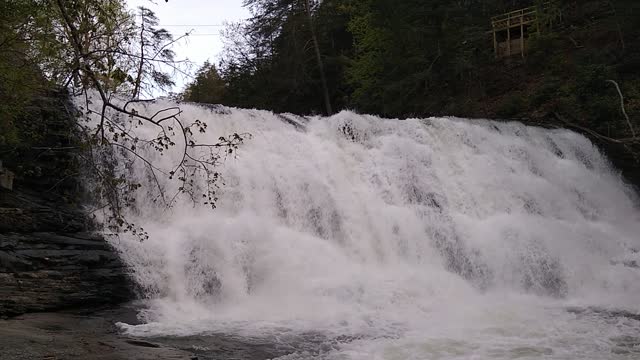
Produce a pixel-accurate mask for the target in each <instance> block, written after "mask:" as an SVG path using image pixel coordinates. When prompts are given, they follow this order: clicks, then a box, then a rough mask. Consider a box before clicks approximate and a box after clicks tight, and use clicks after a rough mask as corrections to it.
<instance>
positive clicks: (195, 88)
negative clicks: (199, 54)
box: [183, 61, 226, 104]
mask: <svg viewBox="0 0 640 360" xmlns="http://www.w3.org/2000/svg"><path fill="white" fill-rule="evenodd" d="M225 92H226V85H225V83H224V80H222V78H221V77H220V75H219V74H218V70H217V69H216V67H215V65H213V64H211V63H209V61H206V62H205V63H204V65H203V66H202V67H201V68H200V69H199V70H198V72H197V73H196V77H195V79H194V80H193V82H191V83H190V84H189V85H187V87H186V89H185V91H184V94H183V98H184V100H186V101H193V102H198V103H204V104H220V103H222V102H223V101H224V98H225Z"/></svg>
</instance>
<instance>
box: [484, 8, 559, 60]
mask: <svg viewBox="0 0 640 360" xmlns="http://www.w3.org/2000/svg"><path fill="white" fill-rule="evenodd" d="M557 9H558V8H557V6H555V4H554V3H553V2H545V3H544V4H543V5H538V6H530V7H526V8H523V9H519V10H515V11H511V12H508V13H505V14H502V15H497V16H494V17H492V18H491V26H492V27H493V31H492V32H493V49H494V52H495V55H496V58H501V57H507V56H511V55H515V54H520V55H521V56H522V57H524V55H525V53H526V48H527V42H528V41H527V40H528V38H529V36H530V35H531V34H532V33H539V32H540V27H541V25H544V26H548V27H551V26H552V25H553V21H554V20H555V19H557V18H559V17H560V16H561V14H560V12H559V10H557Z"/></svg>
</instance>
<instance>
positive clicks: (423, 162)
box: [113, 101, 640, 359]
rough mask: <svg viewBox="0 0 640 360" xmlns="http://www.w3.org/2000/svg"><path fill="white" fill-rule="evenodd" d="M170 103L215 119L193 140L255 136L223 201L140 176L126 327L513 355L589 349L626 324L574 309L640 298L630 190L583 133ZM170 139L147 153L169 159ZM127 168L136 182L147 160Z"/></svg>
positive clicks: (351, 354)
mask: <svg viewBox="0 0 640 360" xmlns="http://www.w3.org/2000/svg"><path fill="white" fill-rule="evenodd" d="M173 105H174V104H171V103H170V102H169V101H158V102H155V103H149V104H144V106H143V105H139V106H138V108H137V109H136V110H138V111H141V112H147V113H154V112H156V111H158V110H159V109H162V108H165V107H169V106H173ZM179 106H180V107H181V109H182V111H183V112H182V114H181V115H180V116H181V118H183V119H185V121H188V120H191V121H192V120H195V119H199V120H201V121H203V122H205V123H206V124H207V125H208V127H207V131H206V133H204V134H197V135H196V136H198V137H199V138H198V139H200V140H201V141H206V139H217V138H218V137H219V136H221V135H227V134H231V133H234V132H238V133H245V132H246V133H250V134H251V135H252V136H251V138H250V139H246V141H245V142H244V144H242V145H241V146H240V148H239V149H238V151H237V152H236V154H235V155H231V156H227V157H226V158H225V159H224V162H223V164H222V165H221V166H220V167H219V168H218V169H219V171H220V174H221V178H222V179H223V182H224V185H222V186H221V187H220V189H219V190H218V197H219V200H218V203H217V208H216V209H215V210H211V209H210V208H209V207H207V206H205V205H203V204H202V203H199V202H196V203H194V202H193V201H192V200H191V199H188V198H179V199H178V202H177V203H176V205H175V206H174V207H173V208H171V209H168V210H167V209H164V208H162V207H160V206H158V205H157V204H155V203H152V202H151V201H150V199H151V196H149V192H150V191H152V190H151V189H152V186H151V184H149V186H148V189H147V188H146V187H144V186H143V188H142V189H140V190H139V191H138V192H137V199H136V210H137V211H136V212H134V213H132V214H131V215H130V216H131V217H132V218H134V222H136V223H137V224H140V225H143V226H144V228H145V229H146V230H147V231H148V233H149V236H150V238H149V239H148V240H146V241H143V242H140V241H139V240H138V239H136V238H134V237H127V236H126V235H122V236H120V237H119V238H118V239H114V240H113V243H114V245H115V246H116V247H117V248H118V249H119V250H120V252H121V254H122V256H123V258H124V260H125V261H126V262H127V263H128V264H129V265H130V266H131V268H132V275H133V277H134V279H135V280H136V282H137V283H138V284H139V286H140V289H142V291H143V292H144V295H145V297H146V299H147V300H146V302H147V305H148V307H147V308H146V309H145V310H143V311H142V313H141V317H142V318H143V320H144V323H143V324H142V325H137V326H131V325H126V324H123V325H122V326H123V327H124V328H125V329H126V330H127V331H129V332H131V333H133V334H137V335H145V334H146V335H163V334H173V335H185V334H197V333H204V332H227V333H236V334H244V335H246V336H278V334H285V333H303V332H308V331H316V332H321V333H323V334H325V335H326V336H328V337H331V336H343V335H349V336H353V337H355V338H357V339H361V340H357V341H352V342H350V343H349V344H345V345H344V346H342V347H340V349H339V350H336V349H333V350H331V351H333V352H338V353H340V354H342V355H341V356H343V357H337V358H362V359H372V358H385V357H388V358H407V359H408V358H436V357H437V356H436V355H437V354H440V355H442V354H444V355H442V357H444V358H450V357H452V356H450V355H451V354H452V353H453V354H456V352H455V351H460V353H459V354H469V353H471V354H489V355H487V357H490V358H499V357H501V356H503V357H505V358H513V357H516V355H517V354H515V353H513V352H510V351H516V350H517V349H520V348H523V346H524V349H525V350H526V349H533V350H531V351H534V353H535V351H542V352H541V353H540V354H547V352H548V351H551V352H552V354H554V355H557V356H558V357H562V354H563V351H567V352H568V353H570V354H576V352H571V351H584V352H578V353H580V354H582V355H581V357H580V358H590V355H589V354H590V353H589V351H590V349H592V350H593V349H595V350H594V353H597V351H599V350H598V349H600V348H598V346H599V345H598V344H596V343H594V341H593V338H594V337H596V336H600V335H601V333H602V329H603V328H606V329H607V330H606V331H608V333H610V334H611V337H608V338H607V339H610V338H612V337H615V336H617V335H620V336H622V335H625V334H628V333H629V331H632V330H633V329H635V330H633V331H638V323H633V324H631V325H628V326H627V325H624V326H623V325H615V326H614V325H611V326H609V325H606V326H605V325H602V321H600V320H597V319H596V320H594V319H591V318H590V319H583V318H579V319H576V315H575V314H572V313H570V312H567V311H566V308H567V307H569V306H578V307H584V308H587V307H606V308H616V309H625V310H627V311H638V310H640V302H638V299H640V270H638V269H634V268H633V267H629V266H625V265H624V263H625V261H627V260H628V259H636V258H638V251H640V236H639V235H638V234H640V210H639V207H638V199H637V197H636V195H635V193H634V191H633V189H631V188H630V187H629V186H627V185H626V184H625V183H624V181H623V180H622V179H621V177H620V175H619V173H618V172H617V171H616V170H615V169H614V168H613V167H612V166H611V164H610V163H609V162H608V161H607V159H606V157H604V156H603V155H602V154H601V153H600V152H599V150H598V149H597V147H596V146H594V145H593V144H592V143H591V142H590V141H589V140H587V139H586V138H584V137H583V136H581V135H579V134H576V133H574V132H571V131H568V130H560V129H543V128H538V127H529V126H525V125H523V124H521V123H517V122H508V123H506V122H495V121H489V120H469V119H459V118H426V119H407V120H396V119H382V118H378V117H375V116H367V115H359V114H355V113H353V112H349V111H343V112H340V113H339V114H336V115H334V116H331V117H328V118H323V117H300V116H294V115H290V114H283V115H278V114H273V113H271V112H266V111H259V110H240V109H232V108H225V107H205V106H198V105H194V104H180V105H179ZM134 131H137V132H139V133H141V134H144V133H145V132H147V133H146V134H147V135H148V136H153V135H150V134H152V132H153V131H154V130H153V129H146V128H144V127H142V128H139V129H136V130H134ZM180 155H181V153H180V151H179V149H176V151H172V150H169V151H168V152H165V154H163V155H162V156H160V155H159V154H158V153H156V152H155V151H154V150H148V155H147V157H148V158H149V159H150V160H152V161H153V162H154V164H156V165H157V166H158V167H159V168H162V169H170V168H171V167H172V166H175V164H176V163H177V162H178V161H179V156H180ZM128 176H132V177H137V178H139V181H140V182H141V183H143V184H148V179H147V177H148V174H147V171H146V170H145V167H144V164H143V163H137V167H134V168H133V169H131V173H130V175H128ZM159 180H160V181H161V182H162V183H163V185H164V186H166V187H168V188H173V189H175V188H176V187H177V186H179V184H178V183H177V182H176V181H175V180H169V179H168V178H160V179H159ZM625 259H627V260H625ZM627 263H628V261H627ZM625 326H626V327H625ZM546 329H551V330H549V331H550V333H546V331H547V330H546ZM630 329H631V330H630ZM582 330H583V331H582ZM638 332H640V331H638ZM510 334H516V335H513V336H511V335H510ZM636 335H637V333H636ZM531 338H534V339H537V340H536V345H535V346H534V345H531V344H530V342H527V341H528V340H527V339H531ZM363 339H369V340H363ZM429 339H431V340H433V342H430V341H431V340H429ZM434 339H435V340H434ZM505 339H508V341H507V340H505ZM436 340H437V341H436ZM561 341H565V342H564V343H562V342H561ZM607 341H610V342H611V341H612V340H607ZM400 343H401V344H402V346H400V345H398V344H400ZM506 343H510V344H511V345H510V347H509V346H506V345H505V344H506ZM525 343H526V344H528V345H526V346H525V345H524V344H525ZM362 344H367V345H366V346H364V345H362ZM563 344H564V345H563ZM610 345H611V344H610ZM527 346H528V347H527ZM536 346H537V347H536ZM611 346H613V345H611ZM452 349H453V350H452ZM514 349H516V350H514ZM540 349H542V350H540ZM454 350H455V351H454ZM525 350H523V351H525ZM500 351H502V352H500ZM345 354H346V355H345ZM379 354H386V355H384V356H382V355H380V356H378V355H379ZM412 354H413V355H412ZM416 354H422V355H416ZM425 354H427V355H425ZM429 354H431V355H429ZM434 354H435V355H434ZM491 354H493V355H491ZM394 356H395V357H394ZM460 356H461V358H466V357H465V356H463V355H460ZM594 356H595V355H594ZM479 358H482V356H479ZM593 358H602V357H598V356H595V357H593Z"/></svg>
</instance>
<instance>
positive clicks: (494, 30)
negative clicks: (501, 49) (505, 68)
mask: <svg viewBox="0 0 640 360" xmlns="http://www.w3.org/2000/svg"><path fill="white" fill-rule="evenodd" d="M493 52H494V53H495V54H496V59H497V58H498V39H497V37H496V28H495V26H494V27H493Z"/></svg>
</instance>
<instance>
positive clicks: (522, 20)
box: [520, 15, 524, 59]
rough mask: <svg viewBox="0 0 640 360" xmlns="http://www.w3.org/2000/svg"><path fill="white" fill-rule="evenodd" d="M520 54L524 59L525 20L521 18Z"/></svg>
mask: <svg viewBox="0 0 640 360" xmlns="http://www.w3.org/2000/svg"><path fill="white" fill-rule="evenodd" d="M520 54H521V55H522V58H523V59H524V18H523V16H522V15H521V16H520Z"/></svg>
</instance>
